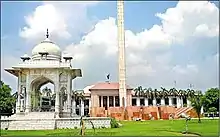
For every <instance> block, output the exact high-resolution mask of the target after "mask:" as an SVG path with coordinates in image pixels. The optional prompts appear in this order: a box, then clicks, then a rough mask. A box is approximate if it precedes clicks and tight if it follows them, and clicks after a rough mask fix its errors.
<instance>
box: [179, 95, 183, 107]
mask: <svg viewBox="0 0 220 137" xmlns="http://www.w3.org/2000/svg"><path fill="white" fill-rule="evenodd" d="M180 104H181V107H183V105H184V104H183V98H182V97H181V98H180Z"/></svg>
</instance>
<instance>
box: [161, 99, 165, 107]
mask: <svg viewBox="0 0 220 137" xmlns="http://www.w3.org/2000/svg"><path fill="white" fill-rule="evenodd" d="M161 105H162V106H165V99H164V98H161Z"/></svg>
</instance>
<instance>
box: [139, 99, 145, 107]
mask: <svg viewBox="0 0 220 137" xmlns="http://www.w3.org/2000/svg"><path fill="white" fill-rule="evenodd" d="M140 105H141V106H145V101H144V98H141V99H140Z"/></svg>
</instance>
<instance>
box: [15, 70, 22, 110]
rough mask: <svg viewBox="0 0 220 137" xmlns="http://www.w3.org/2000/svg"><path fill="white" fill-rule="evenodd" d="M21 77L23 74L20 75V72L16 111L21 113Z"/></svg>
mask: <svg viewBox="0 0 220 137" xmlns="http://www.w3.org/2000/svg"><path fill="white" fill-rule="evenodd" d="M20 77H21V75H20V73H19V74H18V91H17V96H18V98H17V100H16V113H19V112H21V110H20V109H21V96H20V94H21V85H20Z"/></svg>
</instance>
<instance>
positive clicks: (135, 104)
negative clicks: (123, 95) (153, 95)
mask: <svg viewBox="0 0 220 137" xmlns="http://www.w3.org/2000/svg"><path fill="white" fill-rule="evenodd" d="M132 106H137V99H136V98H133V99H132Z"/></svg>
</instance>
